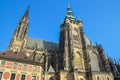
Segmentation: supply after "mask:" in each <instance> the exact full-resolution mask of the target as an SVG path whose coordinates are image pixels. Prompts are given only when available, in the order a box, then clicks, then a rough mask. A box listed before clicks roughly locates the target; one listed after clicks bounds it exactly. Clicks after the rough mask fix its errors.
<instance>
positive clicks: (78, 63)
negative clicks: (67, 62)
mask: <svg viewBox="0 0 120 80" xmlns="http://www.w3.org/2000/svg"><path fill="white" fill-rule="evenodd" d="M74 55H75V56H74V68H82V56H81V54H80V52H78V51H77V52H75V54H74Z"/></svg>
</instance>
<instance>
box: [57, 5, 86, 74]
mask: <svg viewBox="0 0 120 80" xmlns="http://www.w3.org/2000/svg"><path fill="white" fill-rule="evenodd" d="M59 49H60V53H61V54H62V55H61V57H62V58H61V57H60V58H61V60H60V61H61V62H60V64H61V65H62V66H64V67H63V69H64V70H67V71H72V70H77V71H80V72H83V71H84V70H85V69H84V58H83V56H84V55H83V35H82V22H81V20H76V19H75V17H74V16H73V13H72V11H71V8H70V6H68V7H67V13H66V17H65V20H64V23H63V24H62V25H61V26H60V45H59Z"/></svg>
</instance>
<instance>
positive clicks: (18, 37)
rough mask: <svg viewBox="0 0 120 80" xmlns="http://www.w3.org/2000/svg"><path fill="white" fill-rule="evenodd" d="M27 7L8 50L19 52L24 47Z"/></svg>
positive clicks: (26, 32) (26, 35)
mask: <svg viewBox="0 0 120 80" xmlns="http://www.w3.org/2000/svg"><path fill="white" fill-rule="evenodd" d="M28 15H29V7H28V8H27V10H26V12H25V14H24V16H23V17H22V19H21V20H20V22H19V24H18V26H17V29H16V30H15V33H14V35H13V38H12V40H11V42H10V45H9V48H8V49H9V50H12V51H16V52H20V51H22V50H23V49H24V47H25V44H26V40H27V38H28V25H29V18H28Z"/></svg>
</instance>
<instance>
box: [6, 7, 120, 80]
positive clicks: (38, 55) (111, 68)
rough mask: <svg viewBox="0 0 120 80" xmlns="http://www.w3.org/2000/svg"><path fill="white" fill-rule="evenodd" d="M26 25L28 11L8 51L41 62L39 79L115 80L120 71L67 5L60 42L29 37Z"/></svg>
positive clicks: (61, 27)
mask: <svg viewBox="0 0 120 80" xmlns="http://www.w3.org/2000/svg"><path fill="white" fill-rule="evenodd" d="M28 26H29V8H28V9H27V10H26V12H25V14H24V16H23V17H22V19H21V21H20V22H19V24H18V26H17V29H16V30H15V32H14V35H13V38H12V40H11V42H10V45H9V49H8V51H13V52H24V53H25V54H26V55H27V56H28V57H29V58H30V59H32V60H33V61H35V62H39V63H43V64H44V65H42V71H41V72H42V75H41V80H115V76H116V75H114V74H116V73H115V72H116V70H118V69H119V72H120V67H119V68H118V69H117V68H116V67H115V65H114V63H113V62H112V61H111V60H110V59H109V58H108V57H107V56H106V55H105V53H104V50H103V48H102V47H101V46H100V45H93V44H92V43H91V42H90V40H89V39H88V38H87V37H86V35H85V34H84V31H83V27H82V21H81V20H80V19H75V17H74V16H73V13H72V11H71V8H70V6H68V7H67V12H66V16H65V19H64V22H63V24H62V25H61V26H60V37H59V43H54V42H49V41H44V40H38V39H34V38H29V37H28ZM119 72H118V75H120V74H119ZM116 80H117V78H116ZM118 80H120V78H119V79H118Z"/></svg>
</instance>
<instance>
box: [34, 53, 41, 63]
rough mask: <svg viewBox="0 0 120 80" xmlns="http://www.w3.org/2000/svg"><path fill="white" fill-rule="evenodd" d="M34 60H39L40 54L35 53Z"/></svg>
mask: <svg viewBox="0 0 120 80" xmlns="http://www.w3.org/2000/svg"><path fill="white" fill-rule="evenodd" d="M35 61H36V62H40V55H39V54H37V55H36V56H35Z"/></svg>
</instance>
